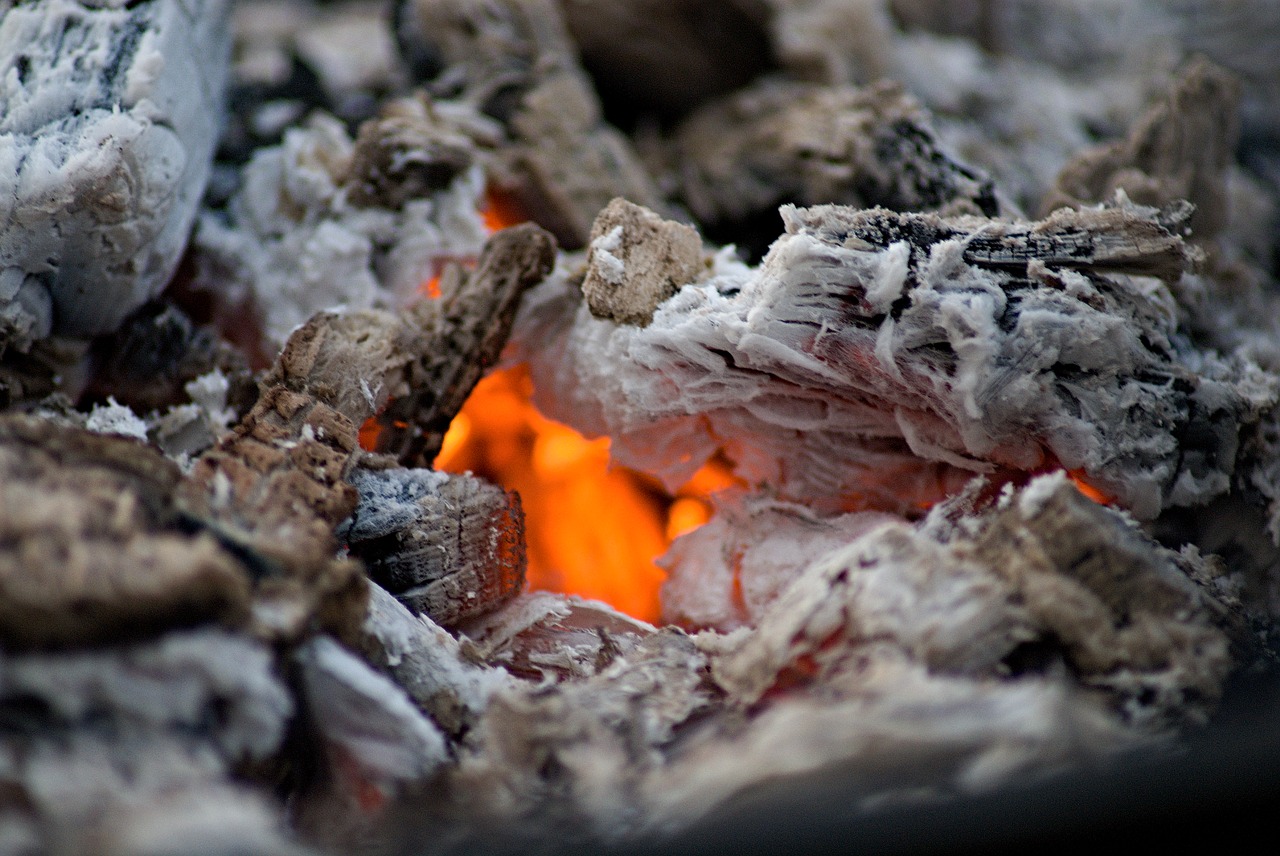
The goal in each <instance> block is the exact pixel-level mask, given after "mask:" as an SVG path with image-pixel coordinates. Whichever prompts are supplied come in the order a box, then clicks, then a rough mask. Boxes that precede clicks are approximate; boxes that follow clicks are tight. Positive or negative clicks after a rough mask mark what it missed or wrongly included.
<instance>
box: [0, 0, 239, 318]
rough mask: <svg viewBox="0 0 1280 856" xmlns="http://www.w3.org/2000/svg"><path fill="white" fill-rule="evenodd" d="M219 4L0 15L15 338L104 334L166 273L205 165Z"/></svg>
mask: <svg viewBox="0 0 1280 856" xmlns="http://www.w3.org/2000/svg"><path fill="white" fill-rule="evenodd" d="M229 9H230V4H229V3H228V2H226V0H199V2H186V0H145V2H140V3H129V4H125V3H123V2H121V3H108V4H97V3H95V4H83V3H76V2H71V0H41V2H33V3H22V4H17V5H13V4H6V5H5V7H4V9H3V11H0V80H3V81H4V82H3V84H0V140H3V145H0V176H3V177H2V178H0V199H3V200H5V201H4V203H3V207H0V219H3V220H4V221H5V222H6V225H5V227H4V228H3V229H2V230H0V268H2V269H3V274H0V283H3V285H0V318H5V319H7V322H8V323H7V325H6V326H9V327H12V328H14V329H15V331H16V335H17V338H18V342H19V343H23V342H27V341H30V340H32V339H35V338H40V337H42V336H43V335H45V334H47V333H48V332H51V331H52V332H54V333H60V334H68V335H76V336H83V335H93V334H98V333H104V332H109V331H111V330H113V329H115V328H116V326H117V325H118V324H119V323H120V322H121V321H122V320H123V319H124V318H125V316H127V315H128V314H129V313H130V312H132V311H133V310H134V309H135V308H137V307H138V306H140V305H141V304H142V303H143V302H145V301H146V300H147V299H149V298H151V297H153V296H155V294H157V293H158V292H159V291H160V290H161V289H162V288H163V287H164V286H165V285H166V284H167V283H168V281H169V277H170V276H171V274H172V273H173V271H174V269H175V268H176V267H177V264H178V261H179V257H180V256H181V254H182V250H183V247H184V246H185V244H186V241H187V237H188V233H189V231H190V228H191V224H192V222H193V220H194V218H195V214H196V207H197V205H198V203H199V201H200V195H201V193H202V192H203V190H204V185H205V183H206V181H207V179H208V176H209V169H210V161H211V157H212V153H213V146H214V143H215V141H216V139H217V126H218V122H219V118H220V115H221V109H222V107H221V105H222V97H223V86H224V84H225V81H226V76H227V64H228V52H229V48H230V32H229V28H228V13H229ZM41 291H43V292H45V296H41V294H40V292H41ZM6 333H8V331H6Z"/></svg>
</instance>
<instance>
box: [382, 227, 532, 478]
mask: <svg viewBox="0 0 1280 856" xmlns="http://www.w3.org/2000/svg"><path fill="white" fill-rule="evenodd" d="M554 263H555V242H554V240H553V239H552V238H551V236H550V235H549V234H548V233H547V232H545V231H543V230H542V229H541V228H539V227H537V226H534V225H532V224H525V225H521V226H515V227H512V228H510V229H505V230H503V231H502V232H499V233H497V234H496V235H494V237H493V238H491V239H490V241H489V243H488V244H487V245H486V246H485V249H484V252H483V253H481V255H480V259H479V261H478V262H477V263H476V268H475V270H474V271H472V272H471V273H468V274H464V273H463V272H462V271H461V270H460V269H459V268H457V267H451V268H449V269H447V270H446V271H445V274H444V276H443V277H442V278H441V281H440V297H439V298H438V299H436V300H433V301H427V302H423V303H419V304H417V305H416V306H415V307H413V308H411V309H410V310H409V312H408V314H409V316H410V317H415V316H416V317H417V318H418V319H419V320H418V323H419V324H421V326H422V329H423V331H424V332H423V334H420V335H424V336H428V337H430V339H429V341H428V342H422V343H420V344H417V347H416V348H415V350H414V351H413V353H414V360H413V361H412V362H410V363H408V364H406V365H405V366H404V367H403V368H402V369H401V372H402V375H403V376H402V377H400V378H395V382H394V389H395V391H392V390H391V389H388V392H389V393H390V395H391V397H392V399H393V400H390V403H389V404H388V405H387V406H386V408H385V409H383V410H381V411H379V412H378V420H379V424H380V425H381V428H382V430H381V432H380V433H379V435H378V440H377V445H376V451H378V452H381V453H385V454H391V455H394V456H395V457H396V458H397V459H398V460H399V461H400V462H401V463H402V464H405V465H407V466H417V467H425V466H428V465H429V464H430V462H431V461H432V460H434V459H435V456H436V455H437V454H438V453H439V451H440V445H441V443H442V442H443V441H444V435H445V432H446V431H448V430H449V423H450V422H451V421H452V420H453V417H454V416H455V415H456V414H457V412H458V411H459V410H461V409H462V405H463V403H464V402H465V401H466V400H467V396H468V395H470V394H471V390H472V389H474V388H475V385H476V384H477V383H478V382H479V381H480V378H481V377H483V375H484V373H485V372H486V371H487V370H488V369H489V368H490V367H492V366H494V365H495V364H496V363H497V361H498V357H499V355H500V354H501V353H502V349H503V347H504V346H505V345H506V342H507V337H508V336H509V334H510V332H511V325H512V324H513V323H514V321H515V314H516V309H517V308H518V307H519V305H520V300H521V298H522V297H523V295H524V293H525V292H526V291H528V290H529V289H530V288H532V287H533V286H535V285H537V284H538V283H540V282H542V280H543V279H545V278H546V277H547V275H548V274H549V273H550V272H551V269H552V266H553V265H554ZM397 422H401V423H404V425H406V426H409V427H408V428H405V427H401V426H400V425H397V424H396V423H397Z"/></svg>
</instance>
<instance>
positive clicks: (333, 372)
mask: <svg viewBox="0 0 1280 856" xmlns="http://www.w3.org/2000/svg"><path fill="white" fill-rule="evenodd" d="M553 258H554V243H553V241H552V239H551V237H550V236H549V235H547V234H546V233H545V232H543V231H542V230H540V229H538V228H537V227H536V226H531V225H526V226H518V227H515V228H513V229H507V230H505V231H503V232H499V233H498V234H496V235H494V237H493V238H492V239H490V241H489V243H488V244H487V245H486V247H485V250H484V252H483V253H482V254H481V257H480V260H479V262H478V264H477V267H476V269H475V270H474V271H473V272H471V273H469V274H464V273H462V272H461V271H460V270H459V269H457V268H454V269H452V273H451V274H449V275H446V276H445V278H444V282H443V283H442V286H441V290H442V294H441V297H440V298H439V299H438V300H423V301H420V302H419V303H417V304H415V305H414V306H413V307H411V308H409V309H407V310H405V311H404V312H403V313H400V314H399V315H393V314H391V313H387V312H380V311H376V310H367V311H363V312H348V313H321V314H319V315H317V316H315V317H314V318H312V320H311V321H309V322H308V323H307V324H305V325H303V327H302V328H300V329H299V330H298V331H297V332H295V333H294V334H293V336H291V337H290V338H289V341H288V342H287V343H286V345H285V348H284V351H283V352H282V353H281V354H280V357H279V359H278V360H277V361H276V364H275V366H274V367H273V368H272V370H271V372H270V373H269V374H268V375H267V377H266V379H265V380H264V381H263V383H262V391H261V394H260V396H259V398H258V401H257V403H256V404H255V405H254V407H253V409H252V410H251V411H250V412H249V414H248V415H247V416H246V417H245V418H244V419H243V420H242V421H241V422H240V424H239V425H237V426H236V428H235V429H234V431H233V432H232V433H231V434H230V435H229V436H228V437H226V438H224V439H223V440H222V441H221V442H219V444H218V445H217V446H215V447H214V448H213V449H212V450H210V451H209V452H206V453H205V454H203V455H202V456H201V457H200V459H199V460H198V461H197V462H196V465H195V469H194V472H193V474H192V476H191V478H190V479H188V480H187V481H185V482H183V484H182V486H181V496H182V499H183V501H184V504H185V506H186V508H187V509H188V511H189V512H190V513H191V514H192V515H193V516H195V517H196V518H198V519H199V520H201V521H203V522H204V523H205V525H207V526H209V527H210V528H211V529H212V530H213V531H215V532H217V533H218V534H219V536H220V537H221V538H223V539H224V540H225V541H226V542H227V543H228V544H230V545H234V547H235V548H236V549H239V550H242V551H243V552H244V553H245V555H246V556H249V557H252V560H253V564H254V566H255V567H256V569H257V571H258V579H257V581H256V586H255V619H256V620H257V621H258V623H259V624H260V625H261V626H262V627H263V628H264V630H265V631H266V632H273V633H279V634H284V635H292V634H296V633H299V632H301V631H303V630H304V629H306V628H307V627H308V626H309V625H310V623H311V622H313V621H316V622H318V623H319V625H320V626H322V627H325V628H327V629H329V630H331V631H333V632H334V633H335V634H337V635H339V636H340V637H341V638H344V639H354V638H356V636H357V631H358V628H359V626H360V623H361V621H362V620H363V616H364V609H365V602H366V589H365V577H364V575H363V573H361V570H360V568H359V565H358V564H357V563H355V562H353V561H350V560H346V559H338V558H335V555H336V552H337V549H338V542H337V539H336V537H335V536H334V529H335V527H336V526H337V525H338V524H340V523H341V522H342V521H343V520H345V519H346V518H347V517H349V516H350V515H351V512H352V511H354V510H355V508H356V503H357V498H358V494H357V491H356V489H355V488H354V487H352V486H351V485H350V484H349V483H348V482H347V481H346V478H347V477H348V476H349V475H350V473H351V470H352V468H353V467H354V465H355V459H356V456H357V455H358V454H359V444H358V442H357V432H358V430H359V426H361V425H363V424H364V422H365V420H367V419H368V418H369V417H370V416H372V415H374V413H376V412H378V411H380V410H381V411H382V412H383V416H384V417H386V418H389V419H401V418H407V419H408V420H409V421H408V422H407V424H406V429H405V430H404V431H403V432H401V433H399V434H398V435H396V437H395V439H397V440H399V441H401V445H402V447H403V448H402V449H401V451H402V454H403V455H404V456H405V457H408V458H411V459H413V460H414V461H418V460H419V459H420V456H425V460H427V461H429V460H430V459H431V458H432V457H434V455H435V453H436V451H438V448H439V441H440V438H441V437H442V436H443V433H444V431H445V429H446V428H447V426H448V423H449V420H451V419H452V418H453V415H454V414H455V413H456V412H457V410H458V408H460V407H461V405H462V402H463V401H464V400H465V399H466V396H467V395H468V394H469V393H470V391H471V388H472V387H473V386H474V385H475V383H476V381H478V380H479V378H480V376H481V374H482V373H483V371H484V369H485V368H486V367H487V366H488V365H490V364H492V362H493V361H494V360H496V358H497V354H498V352H499V351H500V350H501V348H502V345H503V343H504V342H505V340H506V336H507V332H508V329H509V326H510V319H511V318H512V317H513V316H514V313H515V308H516V305H517V304H518V302H519V300H520V296H521V295H522V294H523V292H524V291H525V289H527V288H529V287H530V286H532V285H534V284H535V283H537V282H540V281H541V280H542V278H543V277H545V276H546V274H547V272H548V271H549V270H550V268H551V264H552V260H553ZM393 398H394V402H393V403H392V405H391V406H390V407H388V406H387V402H388V401H390V400H392V399H393ZM402 413H403V414H404V416H403V417H402V416H401V415H400V414H402ZM410 427H411V428H412V429H413V430H409V428H410ZM385 433H387V434H390V433H391V432H390V431H387V432H385ZM380 439H381V438H380ZM379 448H380V450H383V451H386V450H387V448H388V447H387V446H386V445H384V444H382V443H380V444H379Z"/></svg>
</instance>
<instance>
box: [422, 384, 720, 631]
mask: <svg viewBox="0 0 1280 856" xmlns="http://www.w3.org/2000/svg"><path fill="white" fill-rule="evenodd" d="M531 392H532V384H531V382H530V380H529V376H528V373H527V371H525V370H524V368H523V367H518V368H515V369H511V370H507V371H499V372H494V373H493V374H491V375H490V376H489V377H487V378H485V379H484V380H483V381H481V382H480V384H479V385H478V386H477V387H476V389H475V392H473V393H472V394H471V397H470V398H469V399H468V400H467V404H466V406H465V407H464V408H463V410H462V412H461V413H460V414H459V415H458V417H457V418H456V419H455V420H454V422H453V424H452V426H451V427H450V429H449V432H448V433H447V434H446V435H445V439H444V447H443V449H442V450H441V452H440V455H439V456H438V457H437V458H436V462H435V465H436V468H437V469H442V470H449V471H451V472H463V471H468V470H469V471H471V472H473V473H475V474H477V475H479V476H482V477H484V478H487V479H489V480H491V481H493V482H496V483H498V484H501V485H502V486H503V487H506V488H507V489H508V490H515V491H517V492H518V493H519V494H520V499H521V501H522V503H523V504H524V511H525V519H526V524H527V528H526V533H527V538H528V549H529V581H530V585H531V587H532V588H535V589H544V590H549V591H558V592H564V593H569V594H578V595H581V596H583V597H587V598H594V599H597V600H603V601H605V602H606V603H609V604H611V605H612V606H614V607H615V608H617V609H619V610H621V611H623V612H625V613H627V614H629V615H632V616H635V617H636V618H641V619H644V620H646V621H656V620H657V619H658V616H659V613H660V605H659V601H658V590H659V588H660V587H661V585H662V582H663V579H664V576H665V575H664V574H663V572H662V571H661V570H660V569H659V568H658V567H657V566H656V565H655V564H654V560H655V559H656V558H657V557H658V556H660V555H662V553H664V552H666V549H667V547H668V546H670V543H671V539H672V538H673V537H675V536H676V535H678V534H683V533H684V532H687V531H690V530H691V529H694V528H696V527H698V526H700V525H702V524H703V523H705V522H706V521H707V519H708V517H709V516H710V505H709V503H708V502H707V496H709V494H710V493H711V492H712V491H714V490H715V489H717V488H719V487H724V486H726V485H727V484H730V483H732V477H731V476H730V475H729V474H728V470H727V468H726V467H725V465H724V464H723V463H722V462H714V463H712V464H709V465H708V466H707V467H705V468H704V469H703V470H702V471H701V472H700V473H698V475H696V476H695V477H694V479H693V480H691V481H690V483H689V485H688V486H686V487H685V488H683V489H682V490H681V491H679V492H678V494H677V496H676V497H675V498H673V497H670V496H668V495H666V494H665V493H664V492H663V491H662V490H661V488H660V487H658V486H657V484H656V483H654V482H653V481H652V480H651V479H649V478H647V477H645V476H643V475H641V474H639V473H636V472H633V471H630V470H627V469H624V468H621V467H610V466H609V441H608V440H607V439H599V440H588V439H586V438H585V437H583V436H582V435H581V434H578V433H577V432H576V431H573V430H572V429H570V428H568V427H566V426H564V425H561V424H559V423H557V422H553V421H551V420H549V419H547V418H546V417H544V416H543V415H542V414H541V413H539V412H538V411H537V409H536V408H535V407H534V406H533V405H532V403H530V401H529V397H530V394H531Z"/></svg>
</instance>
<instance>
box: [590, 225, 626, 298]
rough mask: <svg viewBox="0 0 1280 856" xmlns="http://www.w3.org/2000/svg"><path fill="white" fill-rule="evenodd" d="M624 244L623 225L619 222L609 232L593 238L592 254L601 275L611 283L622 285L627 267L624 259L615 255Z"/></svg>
mask: <svg viewBox="0 0 1280 856" xmlns="http://www.w3.org/2000/svg"><path fill="white" fill-rule="evenodd" d="M621 246H622V225H621V224H618V225H617V226H614V227H613V228H612V229H610V230H609V231H608V232H607V233H605V234H603V235H601V236H600V237H598V238H596V239H594V240H592V242H591V247H590V250H591V255H592V258H593V259H594V260H595V263H596V265H597V266H598V268H599V272H600V276H601V278H603V279H604V281H605V282H608V283H609V284H611V285H621V284H622V278H623V276H624V275H625V273H626V268H625V267H624V266H623V264H622V259H620V258H618V257H617V256H616V255H614V253H615V252H617V250H618V248H619V247H621Z"/></svg>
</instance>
